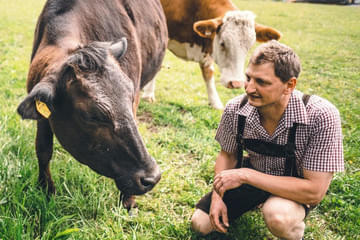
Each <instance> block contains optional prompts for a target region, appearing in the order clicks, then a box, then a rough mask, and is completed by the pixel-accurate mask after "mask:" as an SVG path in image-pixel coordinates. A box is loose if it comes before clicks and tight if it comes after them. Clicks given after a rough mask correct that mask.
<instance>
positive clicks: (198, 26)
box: [193, 18, 223, 39]
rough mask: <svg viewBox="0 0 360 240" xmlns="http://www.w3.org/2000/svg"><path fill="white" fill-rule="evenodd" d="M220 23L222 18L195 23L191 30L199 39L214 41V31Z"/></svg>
mask: <svg viewBox="0 0 360 240" xmlns="http://www.w3.org/2000/svg"><path fill="white" fill-rule="evenodd" d="M222 23H223V21H222V18H213V19H210V20H202V21H197V22H195V23H194V25H193V29H194V31H195V32H196V33H197V34H198V35H199V36H200V37H203V38H211V39H214V37H215V34H216V30H217V29H218V27H219V26H220V25H221V24H222Z"/></svg>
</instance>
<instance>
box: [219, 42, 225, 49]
mask: <svg viewBox="0 0 360 240" xmlns="http://www.w3.org/2000/svg"><path fill="white" fill-rule="evenodd" d="M220 46H221V48H222V49H223V50H224V49H225V42H221V43H220Z"/></svg>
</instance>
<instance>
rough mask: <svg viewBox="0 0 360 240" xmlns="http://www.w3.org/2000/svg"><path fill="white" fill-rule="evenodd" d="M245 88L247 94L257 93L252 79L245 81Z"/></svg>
mask: <svg viewBox="0 0 360 240" xmlns="http://www.w3.org/2000/svg"><path fill="white" fill-rule="evenodd" d="M244 87H245V91H246V92H247V93H251V92H255V90H256V89H255V85H254V80H252V79H251V78H250V79H248V80H246V81H245V84H244Z"/></svg>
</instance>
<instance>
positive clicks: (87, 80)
mask: <svg viewBox="0 0 360 240" xmlns="http://www.w3.org/2000/svg"><path fill="white" fill-rule="evenodd" d="M119 44H120V45H118V46H115V45H111V44H109V43H92V44H90V45H89V46H86V47H84V48H79V49H77V50H75V51H74V52H73V53H72V54H71V55H70V56H69V57H68V59H67V61H66V62H65V63H64V65H63V67H62V70H61V71H60V73H59V76H58V79H57V80H54V81H47V82H40V83H38V84H37V85H36V86H35V87H34V88H33V90H32V91H31V92H30V94H29V96H28V97H27V98H26V99H25V100H24V101H23V103H21V104H20V106H19V109H18V111H19V113H20V114H21V115H22V116H23V118H28V114H30V113H29V112H30V111H34V109H29V108H30V107H31V108H34V107H33V105H34V104H33V102H34V100H35V99H38V100H41V101H44V102H45V103H46V104H47V106H49V108H50V110H51V112H52V114H51V116H50V118H49V119H48V120H49V123H50V126H51V129H52V131H53V132H54V134H55V135H56V137H57V138H58V140H59V142H60V143H61V145H62V146H63V147H64V148H65V149H66V150H67V151H68V152H69V153H70V154H71V155H72V156H74V157H75V158H76V159H77V160H78V161H80V162H81V163H83V164H86V165H88V166H89V167H90V168H92V169H93V170H94V171H96V172H97V173H99V174H101V175H104V176H107V177H110V178H113V179H114V180H115V182H116V185H117V187H118V188H119V190H120V191H121V192H122V193H123V194H125V195H139V194H143V193H145V192H147V191H149V190H151V189H152V188H153V187H154V186H155V184H156V183H157V182H158V181H159V180H160V171H159V168H158V166H157V164H156V163H155V161H154V160H153V158H152V157H151V156H150V155H149V154H148V152H147V150H146V148H145V146H144V143H143V141H142V139H141V137H140V134H139V132H138V130H137V127H136V123H135V120H134V114H133V111H132V109H133V106H132V104H133V99H134V85H133V82H132V81H131V80H130V79H129V78H128V77H127V76H126V75H125V74H124V73H123V72H122V71H121V69H120V66H119V64H118V62H117V61H116V58H120V57H121V56H122V55H123V53H124V51H126V47H124V45H126V43H125V42H120V43H119ZM110 52H112V54H110ZM31 114H36V113H34V112H32V113H31ZM37 118H39V116H38V117H37Z"/></svg>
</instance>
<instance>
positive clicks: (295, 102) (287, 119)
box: [236, 90, 308, 127]
mask: <svg viewBox="0 0 360 240" xmlns="http://www.w3.org/2000/svg"><path fill="white" fill-rule="evenodd" d="M244 96H245V95H244ZM302 96H303V94H302V93H301V92H299V91H297V90H294V91H293V92H292V93H291V96H290V99H289V103H288V105H287V107H286V109H285V112H284V115H283V117H282V119H281V120H280V122H283V124H284V125H285V127H292V126H293V123H294V122H295V123H299V124H305V125H307V124H308V118H307V113H306V107H305V105H304V103H303V100H302ZM236 113H237V114H239V115H242V116H245V117H247V118H248V120H247V122H250V123H254V124H257V123H260V115H259V112H258V111H257V109H256V107H253V106H251V105H250V104H249V103H248V102H247V103H246V104H245V105H244V106H243V107H242V108H240V109H239V110H238V111H237V112H236Z"/></svg>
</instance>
